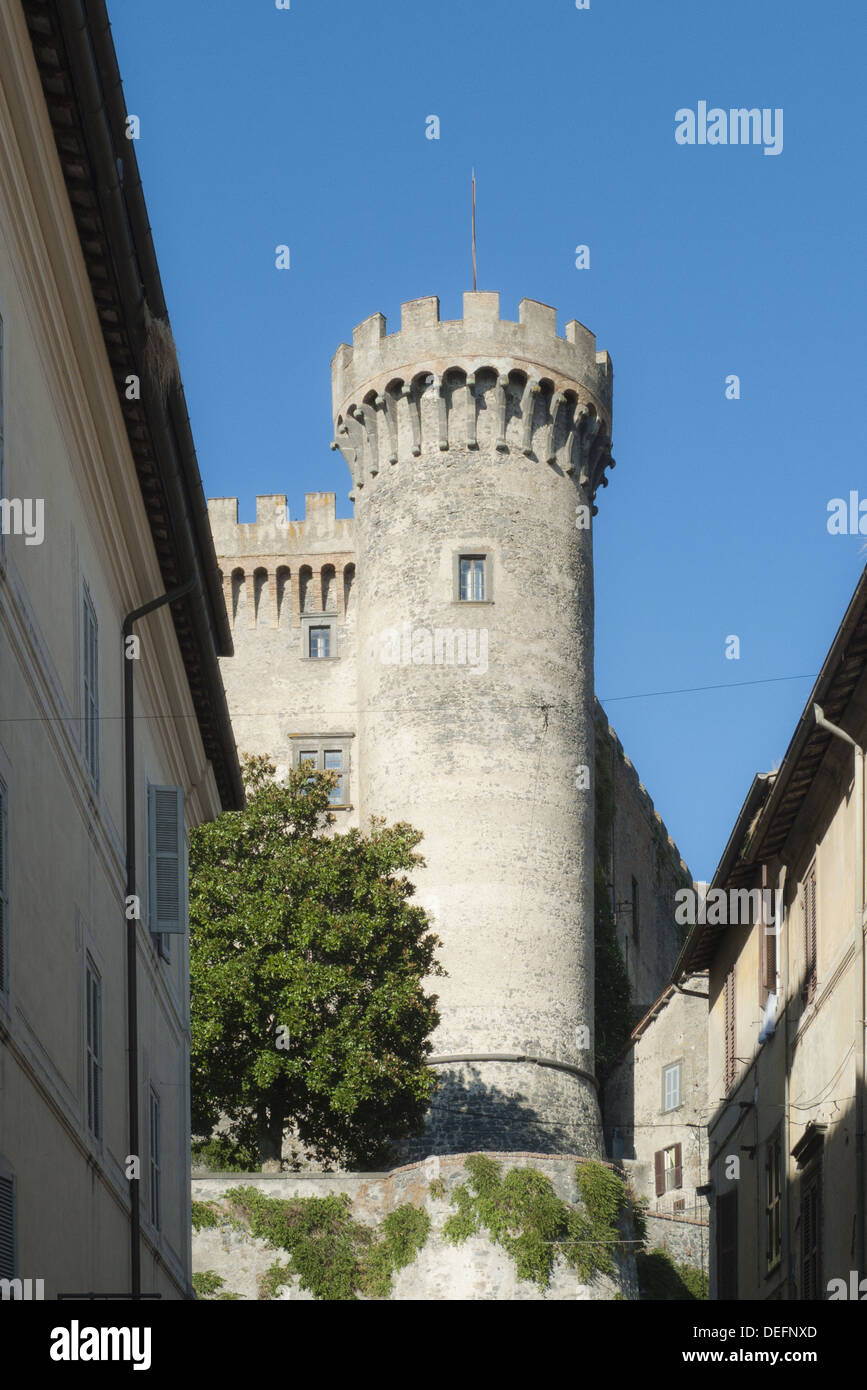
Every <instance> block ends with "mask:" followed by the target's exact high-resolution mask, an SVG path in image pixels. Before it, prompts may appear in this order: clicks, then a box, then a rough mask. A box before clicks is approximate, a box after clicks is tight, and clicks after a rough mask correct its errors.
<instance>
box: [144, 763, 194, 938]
mask: <svg viewBox="0 0 867 1390" xmlns="http://www.w3.org/2000/svg"><path fill="white" fill-rule="evenodd" d="M148 869H149V888H150V893H149V899H148V925H149V926H150V929H151V931H152V932H169V933H171V934H172V935H175V936H177V935H180V934H182V933H183V932H185V931H186V927H187V912H186V906H187V902H186V899H187V892H186V889H187V884H186V864H185V856H184V793H183V791H182V789H181V788H180V787H148Z"/></svg>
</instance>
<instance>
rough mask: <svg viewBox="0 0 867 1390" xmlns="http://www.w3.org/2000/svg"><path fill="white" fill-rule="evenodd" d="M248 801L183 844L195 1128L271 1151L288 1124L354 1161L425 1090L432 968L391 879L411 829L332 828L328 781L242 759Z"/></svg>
mask: <svg viewBox="0 0 867 1390" xmlns="http://www.w3.org/2000/svg"><path fill="white" fill-rule="evenodd" d="M244 774H245V783H246V786H247V804H246V807H245V808H244V810H242V811H237V812H226V813H225V814H223V815H222V816H220V817H219V818H218V819H217V820H216V821H213V822H211V823H209V824H206V825H201V826H199V827H198V828H197V829H196V830H194V831H193V833H192V836H191V844H190V975H191V987H192V1055H191V1069H192V1088H193V1130H194V1132H195V1133H196V1134H199V1135H208V1134H210V1133H211V1131H212V1130H213V1129H214V1127H215V1125H216V1124H217V1122H218V1120H222V1121H223V1123H222V1125H221V1129H222V1130H223V1131H224V1133H225V1134H226V1136H227V1137H228V1139H229V1141H230V1142H233V1143H236V1144H239V1145H241V1146H242V1147H247V1148H248V1149H249V1148H250V1147H252V1148H253V1149H254V1150H256V1151H258V1154H259V1159H260V1162H264V1161H266V1160H268V1159H271V1160H274V1159H277V1160H279V1158H280V1151H281V1146H282V1140H283V1135H284V1132H285V1130H286V1128H287V1127H288V1126H290V1125H291V1126H292V1128H293V1129H294V1130H295V1131H296V1132H297V1134H298V1137H299V1139H300V1141H301V1142H302V1143H303V1144H304V1145H306V1147H307V1148H308V1149H309V1150H310V1151H311V1152H313V1153H315V1154H316V1155H317V1156H318V1157H319V1158H321V1159H326V1160H332V1161H341V1162H344V1163H347V1164H354V1165H357V1166H365V1165H368V1164H370V1163H373V1162H376V1161H377V1160H380V1159H381V1158H382V1156H383V1152H384V1145H385V1142H386V1139H387V1138H392V1139H397V1138H401V1137H403V1136H405V1135H408V1134H414V1133H418V1132H419V1130H420V1128H421V1125H422V1122H423V1119H424V1115H425V1112H426V1110H427V1107H428V1104H429V1101H430V1097H431V1095H432V1093H433V1091H434V1089H435V1087H436V1081H435V1077H434V1074H433V1072H432V1071H431V1070H430V1069H429V1068H428V1067H427V1066H426V1064H425V1059H426V1057H427V1056H428V1055H429V1053H430V1051H431V1044H430V1043H429V1042H428V1038H429V1035H430V1033H431V1032H432V1031H433V1029H434V1028H435V1026H436V1024H437V1023H438V1021H439V1015H438V1014H437V1011H436V996H434V995H427V994H425V993H424V990H423V987H422V982H423V980H424V978H425V977H426V976H429V975H438V974H442V973H444V972H443V971H442V969H441V968H440V967H439V966H438V964H437V962H436V959H435V950H436V947H437V946H438V945H439V941H438V939H437V937H436V936H435V935H434V934H433V933H432V932H431V931H430V929H429V923H428V919H427V916H426V914H425V912H424V910H423V909H422V908H420V907H417V906H414V905H413V904H412V902H411V901H410V900H411V898H412V895H413V892H414V889H413V885H412V883H411V882H410V880H409V879H408V878H407V876H406V875H407V873H408V872H410V871H411V870H412V869H414V868H415V867H416V866H419V865H421V864H423V862H424V861H423V860H422V858H421V856H420V855H418V854H417V853H416V852H415V849H416V846H417V845H418V843H419V841H420V839H421V834H420V832H419V831H417V830H414V829H413V828H412V827H411V826H409V825H406V824H403V823H402V824H398V825H394V826H390V827H387V826H386V825H385V823H384V822H382V821H372V822H371V828H370V832H369V833H368V834H363V833H362V832H361V831H359V830H349V831H347V832H346V833H345V834H326V833H323V832H324V831H325V829H326V827H327V826H329V825H331V824H333V821H334V817H333V815H331V813H330V812H329V811H328V796H329V791H330V789H331V787H332V786H333V785H334V781H333V774H330V773H319V774H314V775H312V776H311V775H310V773H309V770H308V769H306V768H305V769H301V770H298V771H295V772H292V773H291V774H290V776H289V778H288V780H287V782H286V783H283V784H278V783H277V782H276V781H275V780H274V767H273V765H272V764H271V763H270V762H269V761H268V760H267V759H266V758H261V757H256V758H247V759H245V762H244Z"/></svg>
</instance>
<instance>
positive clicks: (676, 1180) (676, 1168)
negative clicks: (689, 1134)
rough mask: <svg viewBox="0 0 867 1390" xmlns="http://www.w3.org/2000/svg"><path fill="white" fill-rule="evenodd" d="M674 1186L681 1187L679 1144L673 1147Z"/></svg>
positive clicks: (681, 1152) (681, 1160)
mask: <svg viewBox="0 0 867 1390" xmlns="http://www.w3.org/2000/svg"><path fill="white" fill-rule="evenodd" d="M674 1185H675V1187H683V1146H682V1145H681V1144H675V1146H674Z"/></svg>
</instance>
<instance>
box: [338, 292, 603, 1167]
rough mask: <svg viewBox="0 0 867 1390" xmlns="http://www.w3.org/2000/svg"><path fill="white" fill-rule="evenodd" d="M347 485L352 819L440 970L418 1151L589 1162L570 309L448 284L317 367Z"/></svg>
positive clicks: (578, 518) (578, 393)
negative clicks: (513, 307) (389, 326)
mask: <svg viewBox="0 0 867 1390" xmlns="http://www.w3.org/2000/svg"><path fill="white" fill-rule="evenodd" d="M332 385H333V400H334V416H335V444H334V446H333V447H338V448H340V449H341V451H342V452H343V455H344V457H345V458H346V461H347V463H348V465H349V468H350V472H351V474H352V480H353V494H352V495H353V496H354V499H355V504H356V505H355V515H356V523H355V524H356V549H357V558H358V600H359V601H358V625H359V634H358V636H359V646H358V670H359V676H358V707H359V715H358V737H357V740H356V741H355V742H356V747H354V748H353V753H352V756H353V759H354V760H357V761H356V770H357V774H358V778H357V785H358V786H359V787H360V809H361V816H362V823H363V824H366V823H367V817H368V816H369V815H376V816H383V817H385V818H386V819H387V820H388V821H389V822H394V821H397V820H404V821H409V822H410V823H411V824H412V825H414V826H416V827H418V828H419V829H420V830H422V831H423V833H424V841H423V843H422V845H421V847H420V848H421V852H422V853H423V855H424V857H425V860H426V868H425V869H423V870H420V871H419V873H418V875H417V878H416V882H417V885H418V899H417V900H418V901H419V902H420V903H421V904H422V905H424V906H425V907H426V908H428V909H429V910H430V912H431V914H432V916H433V918H434V926H435V930H436V932H437V934H438V935H439V936H440V938H441V940H442V942H443V947H442V950H441V952H440V959H441V961H442V964H443V965H444V967H445V969H446V971H447V972H448V974H447V977H446V978H442V979H438V980H436V981H435V982H433V988H434V990H435V991H436V993H438V995H439V999H440V1005H439V1007H440V1013H441V1016H442V1022H441V1025H440V1027H439V1029H438V1030H437V1033H436V1035H435V1037H434V1055H433V1057H432V1059H431V1060H432V1063H434V1064H435V1065H436V1067H437V1070H438V1072H439V1073H440V1083H441V1084H440V1088H439V1091H438V1092H437V1095H436V1096H435V1098H434V1101H433V1105H432V1108H431V1114H430V1121H429V1127H428V1130H427V1131H426V1134H425V1136H424V1138H423V1140H421V1141H419V1143H418V1144H416V1145H414V1146H410V1148H409V1151H408V1156H409V1155H414V1154H418V1153H432V1154H434V1153H459V1152H466V1151H468V1150H477V1149H489V1150H501V1151H502V1150H505V1151H511V1152H515V1151H517V1150H530V1151H534V1152H543V1153H579V1154H586V1155H596V1154H599V1153H601V1139H600V1124H599V1113H598V1105H597V1096H596V1083H595V1076H594V1061H593V943H594V930H593V862H594V835H593V825H594V791H593V761H594V758H593V748H594V726H593V558H592V531H591V525H590V518H591V515H592V513H593V512H594V511H595V507H594V505H593V499H594V496H595V494H596V490H597V487H598V486H599V485H600V484H602V485H603V486H604V485H605V483H606V482H607V479H606V478H605V469H606V467H609V466H612V465H613V460H612V458H611V456H610V451H609V450H610V440H611V395H612V370H611V362H610V359H609V357H608V354H607V353H605V352H597V351H596V341H595V338H594V337H593V335H592V334H591V333H590V332H588V330H587V329H586V328H584V327H583V326H582V325H581V324H580V323H577V322H576V321H574V320H573V321H572V322H570V323H568V324H567V325H566V336H565V338H561V337H558V336H557V330H556V312H555V310H554V309H551V308H549V307H548V306H547V305H544V304H539V303H537V302H535V301H534V300H528V299H525V300H522V301H521V304H520V306H519V318H518V322H517V323H513V322H507V321H503V320H501V319H500V316H499V296H498V295H496V294H488V293H472V294H466V295H465V296H464V317H463V319H461V320H455V321H450V322H441V321H440V319H439V301H438V300H437V299H436V298H427V299H418V300H415V301H413V302H412V303H410V304H404V305H403V306H402V319H401V331H400V332H399V333H393V334H391V335H387V334H386V325H385V319H384V318H383V316H382V315H381V314H374V315H373V316H372V317H371V318H369V319H366V320H365V321H364V323H362V324H360V326H359V327H358V328H357V329H356V330H355V332H354V334H353V342H352V346H351V347H349V346H348V345H346V344H344V345H342V346H341V347H340V348H339V349H338V352H337V354H336V356H335V358H334V361H333V364H332Z"/></svg>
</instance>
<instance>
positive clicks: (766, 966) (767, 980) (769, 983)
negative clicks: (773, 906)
mask: <svg viewBox="0 0 867 1390" xmlns="http://www.w3.org/2000/svg"><path fill="white" fill-rule="evenodd" d="M764 904H765V900H764V895H763V896H762V915H761V921H762V980H761V985H762V1007H763V1008H764V1006H765V1004H767V1002H768V995H769V994H773V993H774V991H775V989H776V988H777V937H778V935H779V931H780V923H779V922H778V921H776V920H775V921H774V925H773V929H770V924H769V923H768V922H766V921H765V910H764Z"/></svg>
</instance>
